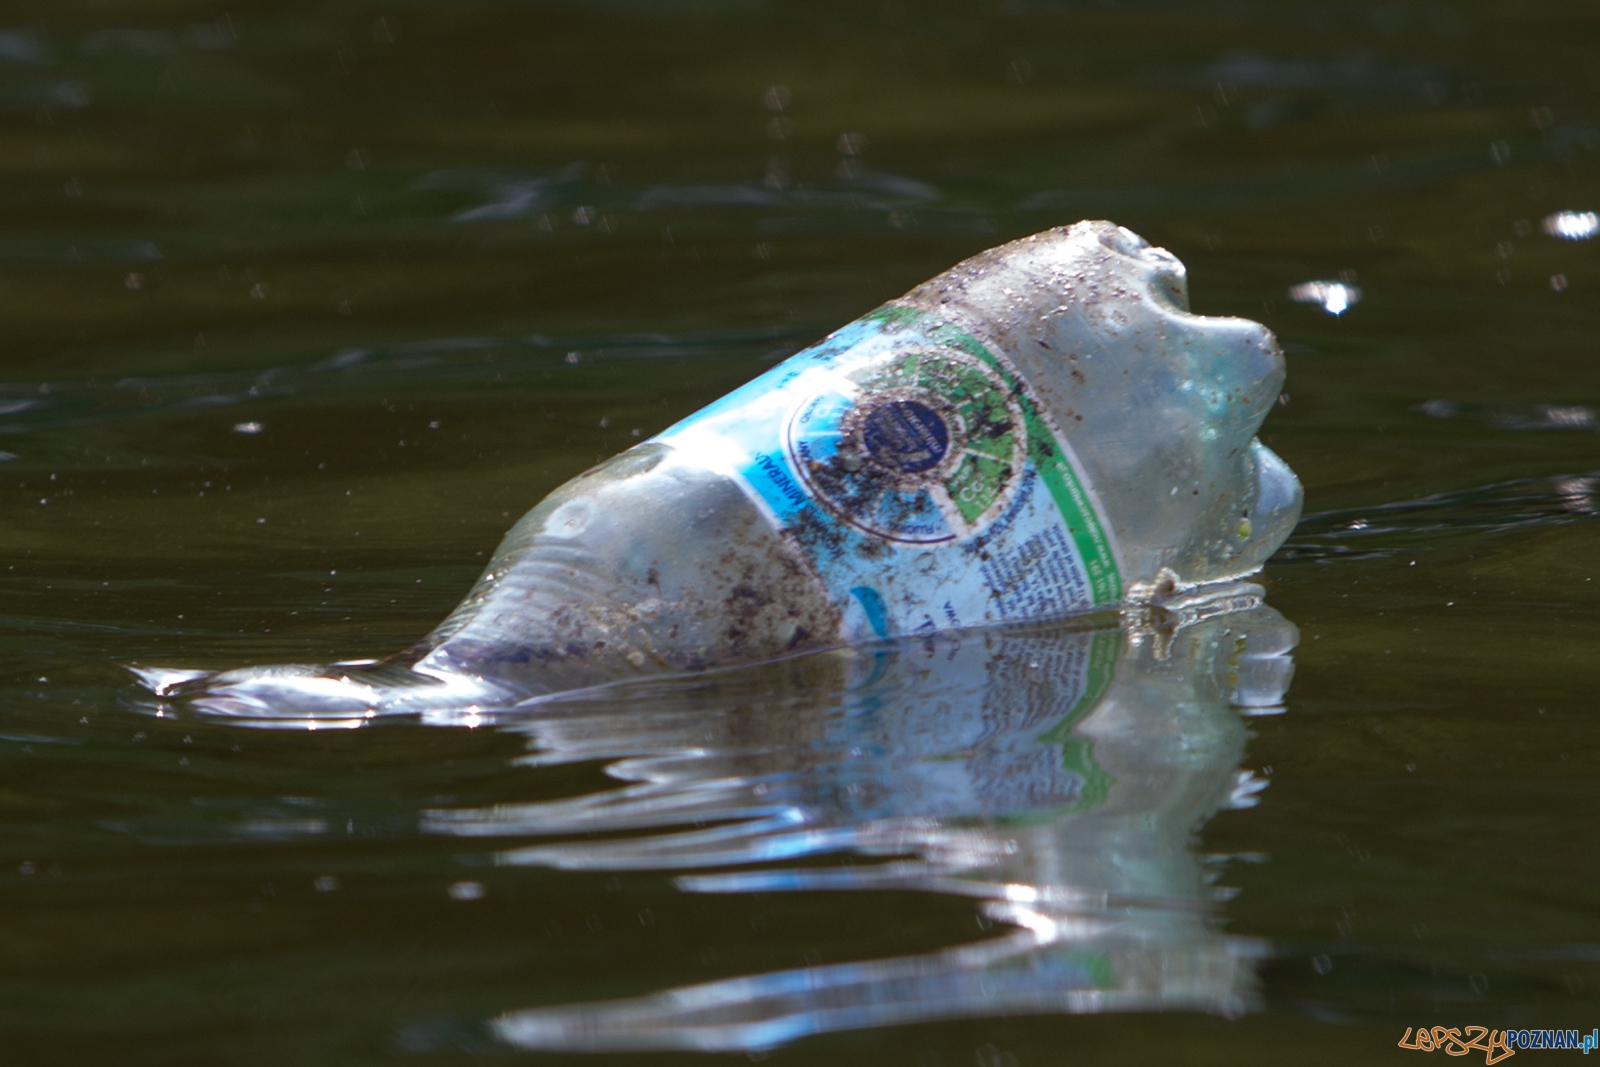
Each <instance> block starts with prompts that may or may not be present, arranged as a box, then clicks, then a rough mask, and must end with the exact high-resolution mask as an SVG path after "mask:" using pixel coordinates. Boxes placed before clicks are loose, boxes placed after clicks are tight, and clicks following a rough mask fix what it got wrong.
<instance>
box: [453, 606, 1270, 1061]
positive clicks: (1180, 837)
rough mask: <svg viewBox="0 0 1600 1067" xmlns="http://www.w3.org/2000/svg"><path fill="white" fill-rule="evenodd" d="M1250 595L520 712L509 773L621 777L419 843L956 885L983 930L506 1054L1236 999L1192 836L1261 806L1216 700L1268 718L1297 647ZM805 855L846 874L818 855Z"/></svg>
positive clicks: (1239, 737) (746, 981) (834, 879)
mask: <svg viewBox="0 0 1600 1067" xmlns="http://www.w3.org/2000/svg"><path fill="white" fill-rule="evenodd" d="M1258 594H1259V590H1258V589H1256V588H1255V587H1241V588H1238V589H1235V591H1234V593H1233V595H1232V596H1225V597H1222V598H1220V599H1218V598H1212V599H1210V600H1208V601H1207V602H1205V603H1203V604H1188V605H1178V606H1177V607H1176V610H1165V611H1156V612H1153V613H1151V614H1149V615H1146V616H1144V617H1142V618H1139V619H1130V618H1127V617H1125V618H1124V619H1123V620H1122V622H1121V625H1118V624H1116V623H1115V622H1111V621H1106V620H1102V621H1101V627H1100V628H1095V627H1094V625H1093V623H1085V622H1082V621H1079V622H1077V623H1076V624H1073V623H1067V624H1059V623H1058V624H1051V625H1040V626H1029V627H1021V628H1018V627H1010V628H1006V629H998V630H990V631H980V632H966V633H957V634H941V635H938V636H935V637H932V638H930V639H928V640H926V641H905V642H900V643H896V644H892V645H884V646H878V647H875V648H867V649H857V650H850V651H844V652H839V653H833V654H827V655H821V656H813V657H808V658H806V659H804V660H798V661H792V662H791V663H789V664H787V665H779V666H768V667H766V668H758V669H752V670H748V671H739V672H729V673H726V674H721V675H716V676H704V677H701V678H699V679H697V680H692V681H691V680H685V679H668V680H661V681H655V682H650V683H641V684H638V685H630V686H626V687H621V688H619V689H617V690H613V692H612V693H611V695H610V696H609V697H607V698H604V699H603V700H601V701H598V702H597V700H596V695H595V694H594V693H592V692H591V693H590V694H588V695H587V696H580V695H573V696H571V697H566V698H557V699H555V700H551V701H545V702H542V703H540V704H539V705H538V706H537V709H530V711H531V712H532V713H533V715H536V716H537V717H536V718H534V717H531V716H530V719H529V720H528V721H527V722H526V723H524V724H522V725H521V726H520V727H519V728H520V729H523V730H525V731H526V732H527V733H528V734H529V735H530V738H531V739H532V742H533V746H534V748H535V749H536V750H537V751H536V753H535V754H533V755H531V756H530V757H528V762H530V763H533V764H537V765H544V764H552V763H562V762H569V761H578V760H595V759H612V760H613V762H612V763H611V764H610V766H609V768H608V770H609V773H610V774H611V775H612V776H614V777H616V778H619V779H621V780H622V781H624V782H625V783H628V784H626V785H624V786H622V787H621V788H618V789H615V790H612V791H608V792H603V793H599V794H594V795H589V796H584V797H580V798H577V799H572V800H564V801H555V802H543V803H536V804H527V805H520V806H519V805H509V806H507V805H502V806H497V807H495V808H493V809H485V810H441V811H435V812H431V813H429V815H428V822H427V825H428V828H429V829H430V830H432V831H433V832H436V833H446V834H454V835H462V836H494V837H505V836H516V835H523V834H526V835H530V836H538V837H553V836H558V835H559V836H565V837H570V836H571V835H574V834H604V835H606V837H605V839H604V840H593V839H587V840H586V839H579V840H577V841H571V840H568V841H564V842H561V843H554V844H538V843H533V844H529V845H527V846H525V847H521V848H518V849H515V850H512V851H508V852H504V853H502V854H501V856H500V860H501V862H504V863H511V864H527V865H541V866H549V867H555V868H562V869H568V870H619V871H620V870H631V871H640V870H660V871H675V872H679V873H678V874H677V879H678V885H679V886H680V888H682V889H684V890H686V891H689V892H696V893H743V892H775V891H785V890H790V891H817V890H836V891H851V892H855V891H869V890H873V889H895V890H925V891H928V892H935V893H946V894H959V895H962V896H966V897H970V898H973V899H974V900H975V901H976V902H977V906H978V907H979V908H980V909H981V911H982V913H983V914H984V915H985V916H987V917H988V918H989V919H990V920H992V921H993V922H994V923H996V924H997V927H996V928H997V930H1000V931H1002V932H1001V933H1000V934H999V935H998V936H990V937H989V938H987V939H984V940H977V941H973V942H970V943H964V944H956V945H952V946H951V947H949V948H946V949H944V950H942V951H938V952H934V953H931V954H927V955H920V956H909V957H900V958H891V959H874V960H865V961H861V962H856V963H846V964H836V965H829V966H817V967H808V968H802V969H799V970H790V971H781V972H774V973H766V974H760V975H753V976H749V977H742V978H734V979H728V980H723V981H716V982H710V983H706V984H700V985H693V986H685V987H679V988H676V989H671V990H667V991H664V992H660V993H656V994H653V995H647V996H642V997H638V998H634V999H626V1000H614V1001H605V1002H595V1003H584V1004H572V1005H561V1006H555V1007H544V1008H535V1009H529V1010H525V1011H516V1012H511V1013H508V1014H505V1015H503V1016H501V1017H499V1018H498V1019H496V1020H494V1021H493V1028H494V1030H495V1032H496V1033H497V1034H498V1035H499V1036H500V1038H501V1039H503V1040H504V1041H506V1042H508V1043H510V1044H512V1045H516V1046H521V1047H524V1048H540V1049H574V1050H581V1049H591V1050H599V1049H701V1050H715V1049H723V1050H740V1049H744V1050H756V1049H763V1048H770V1047H773V1046H776V1045H779V1044H782V1043H784V1042H787V1041H791V1040H794V1039H796V1038H798V1037H802V1036H804V1035H807V1034H814V1033H820V1032H826V1031H832V1030H842V1029H852V1028H860V1027H870V1026H880V1025H888V1024H895V1023H905V1022H913V1021H917V1020H928V1019H939V1018H946V1017H954V1016H978V1015H999V1014H1016V1013H1023V1012H1047V1013H1048V1012H1103V1011H1125V1010H1160V1009H1190V1010H1203V1011H1215V1012H1221V1013H1224V1014H1237V1013H1239V1012H1242V1011H1245V1010H1247V1009H1248V1008H1249V1007H1250V1006H1251V1003H1252V1001H1253V999H1254V997H1255V984H1256V977H1255V965H1254V961H1255V960H1256V959H1257V958H1258V957H1259V956H1260V955H1261V951H1262V946H1261V945H1260V944H1259V943H1257V942H1255V941H1253V940H1251V939H1246V938H1239V937H1230V936H1226V935H1224V934H1223V933H1222V932H1220V930H1219V929H1218V925H1217V915H1216V909H1217V906H1218V903H1217V902H1218V899H1219V891H1218V890H1217V889H1216V888H1215V887H1214V886H1213V885H1212V884H1211V880H1210V878H1209V877H1208V874H1207V870H1206V866H1205V864H1204V862H1203V860H1202V858H1201V857H1200V856H1199V855H1197V854H1196V852H1195V850H1194V843H1195V841H1194V837H1195V833H1196V831H1197V830H1198V829H1199V828H1200V827H1201V825H1203V824H1204V823H1205V821H1206V820H1207V819H1209V818H1210V816H1211V815H1212V814H1214V813H1215V812H1216V811H1218V810H1220V809H1222V808H1224V807H1228V806H1249V805H1251V804H1254V803H1255V802H1256V800H1257V799H1258V798H1257V796H1256V793H1257V792H1258V791H1259V789H1260V787H1261V784H1262V783H1260V782H1259V781H1258V780H1255V779H1253V778H1252V777H1251V776H1250V775H1249V774H1248V772H1244V771H1241V769H1240V763H1241V760H1242V758H1243V755H1244V745H1245V740H1246V737H1247V731H1246V728H1245V725H1244V722H1243V719H1242V717H1241V710H1243V711H1244V712H1245V713H1249V712H1252V711H1253V712H1257V713H1259V712H1262V711H1269V710H1277V707H1276V706H1277V705H1278V703H1279V701H1280V700H1281V698H1282V695H1283V693H1284V691H1285V690H1286V688H1287V686H1288V682H1289V678H1290V675H1291V673H1292V670H1293V666H1292V661H1291V659H1290V658H1289V655H1288V653H1289V651H1290V650H1291V649H1292V648H1293V647H1294V644H1295V641H1296V631H1295V629H1294V627H1293V626H1292V625H1291V624H1290V623H1289V622H1287V621H1286V620H1285V619H1284V618H1283V617H1282V616H1281V615H1279V614H1278V613H1277V612H1276V611H1274V610H1272V609H1271V608H1269V607H1266V606H1265V605H1263V604H1261V603H1260V600H1259V595H1258ZM775 672H776V674H780V675H783V676H784V677H783V678H782V679H781V680H776V678H775ZM828 854H834V855H839V856H846V855H849V856H854V857H855V860H854V862H853V865H851V866H827V865H823V864H819V860H820V859H821V858H822V857H825V856H826V855H828ZM798 860H807V861H809V862H807V863H806V864H805V865H804V866H803V867H793V868H791V867H786V866H784V864H785V861H798ZM757 864H759V865H760V867H759V868H754V869H753V865H757Z"/></svg>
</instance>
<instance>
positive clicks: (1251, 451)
mask: <svg viewBox="0 0 1600 1067" xmlns="http://www.w3.org/2000/svg"><path fill="white" fill-rule="evenodd" d="M1283 377H1284V362H1283V356H1282V354H1281V352H1280V351H1279V349H1278V346H1277V343H1276V341H1275V340H1274V339H1273V337H1272V334H1271V333H1270V332H1269V331H1268V330H1267V329H1266V328H1265V327H1263V326H1261V325H1259V324H1257V323H1254V322H1250V321H1248V320H1245V319H1236V318H1212V317H1206V316H1198V315H1194V314H1191V313H1190V311H1189V306H1188V295H1187V286H1186V282H1185V273H1184V268H1183V265H1182V264H1181V263H1180V262H1179V261H1178V260H1177V258H1176V257H1174V256H1173V255H1171V254H1170V253H1168V252H1166V251H1165V250H1163V249H1160V248H1154V247H1151V246H1150V245H1149V244H1148V243H1146V242H1145V241H1144V240H1142V239H1141V238H1139V237H1138V236H1137V235H1135V234H1133V233H1131V232H1129V231H1128V230H1126V229H1123V228H1121V227H1118V226H1115V225H1113V224H1112V223H1108V222H1082V223H1078V224H1077V225H1074V226H1070V227H1063V228H1060V229H1055V230H1050V231H1046V232H1044V233H1041V234H1036V235H1034V236H1032V237H1028V238H1025V239H1023V240H1020V241H1014V242H1012V243H1010V244H1007V245H1003V246H1001V247H999V248H995V249H991V250H990V251H987V252H984V253H982V254H981V255H978V256H975V257H973V258H972V259H969V260H967V261H965V262H963V263H960V264H958V265H957V266H955V267H953V268H951V269H950V270H948V271H946V272H945V273H943V274H941V275H939V276H938V277H936V278H934V279H932V280H931V281H928V282H926V283H924V284H923V285H920V286H918V287H917V288H915V289H913V290H912V291H911V292H909V293H907V294H906V295H905V296H904V297H902V298H900V299H898V300H894V301H891V302H890V303H888V304H886V305H884V306H883V307H881V308H879V309H877V310H876V311H873V312H871V313H869V314H867V315H865V316H863V317H862V318H860V319H858V320H857V321H855V322H853V323H851V324H850V325H848V326H845V327H844V328H843V329H841V330H839V331H837V332H836V333H834V334H832V335H831V336H829V337H827V338H825V339H824V340H822V341H821V342H819V343H818V344H816V345H814V346H812V347H811V348H808V349H806V350H805V351H803V352H800V353H799V354H797V355H795V356H793V357H791V358H790V359H788V360H786V361H785V362H784V363H782V364H780V365H779V366H777V367H775V368H773V369H772V370H771V371H769V372H767V373H766V374H763V375H761V376H760V377H758V378H756V379H755V380H754V381H751V382H750V383H749V384H747V385H745V386H743V387H742V388H739V389H736V390H734V391H733V392H732V393H730V394H728V395H727V396H725V397H723V398H722V399H721V400H718V401H716V402H715V403H713V404H711V405H709V406H708V407H706V408H704V409H702V410H701V411H699V412H697V413H695V414H693V415H691V416H689V417H688V418H686V419H684V420H683V421H682V422H679V423H678V424H676V425H675V426H672V427H671V428H669V429H668V430H666V431H665V432H664V433H662V434H660V435H658V436H657V437H655V438H653V439H651V440H649V441H646V442H644V443H642V444H640V445H638V446H636V447H634V448H632V449H630V450H628V451H627V452H624V453H622V454H620V455H618V456H615V457H613V458H612V459H610V460H608V461H607V462H605V463H602V464H600V465H599V466H597V467H595V468H593V469H592V470H590V471H588V472H586V473H584V474H582V475H580V476H578V477H577V478H575V479H573V480H572V481H570V482H568V483H567V484H565V485H563V486H562V487H560V488H559V489H557V490H556V491H555V492H553V493H551V494H550V496H548V497H547V498H546V499H545V500H544V501H543V502H542V503H540V504H539V505H538V506H537V507H535V508H534V509H533V510H532V511H531V512H529V513H528V514H527V515H526V516H524V517H523V518H522V519H521V520H520V521H519V522H518V523H517V524H516V525H515V526H514V527H513V528H512V529H511V531H510V532H509V533H508V534H507V535H506V537H505V539H504V541H502V543H501V545H500V547H499V548H498V549H497V550H496V552H495V554H494V557H493V559H492V560H491V561H490V563H489V565H488V568H487V570H486V571H485V572H484V574H483V576H482V577H481V578H480V579H479V580H478V583H477V584H476V586H474V588H473V589H472V590H471V592H470V593H469V594H468V596H467V598H466V599H465V600H464V601H463V602H462V603H461V605H460V606H459V607H458V608H457V609H456V610H455V612H453V613H452V614H451V615H450V617H449V618H448V619H446V620H445V621H444V623H443V624H442V625H440V627H439V628H438V629H437V630H435V631H434V632H433V633H432V634H430V635H429V636H428V637H427V638H425V639H424V640H423V641H421V642H419V643H418V644H417V645H416V646H414V647H413V648H412V649H409V650H407V651H406V652H403V653H401V654H399V655H397V656H395V657H392V658H391V659H390V660H389V661H386V662H385V663H383V664H381V665H379V667H377V668H358V667H350V668H337V667H336V668H316V667H277V668H255V669H247V670H244V671H230V672H227V673H224V674H220V675H210V674H202V673H201V672H170V671H146V672H143V673H144V676H145V678H146V681H147V683H148V684H150V685H152V687H153V688H155V689H156V690H157V692H158V693H165V692H167V691H170V690H179V689H181V690H182V691H183V692H184V693H186V694H188V695H190V696H195V697H198V698H199V700H198V702H199V703H201V704H202V705H203V706H206V707H209V708H211V709H212V710H214V711H219V712H235V713H243V714H255V713H259V712H261V711H264V710H267V709H270V708H272V707H273V706H276V705H282V704H288V705H292V706H297V707H300V708H305V709H310V710H318V709H324V710H327V711H329V712H331V713H338V712H341V711H345V710H351V709H356V708H379V707H381V708H383V709H392V710H405V709H407V708H411V707H418V706H440V705H441V704H444V703H450V702H457V703H460V704H466V703H474V702H476V703H489V702H506V701H512V700H517V699H523V698H527V697H529V696H535V695H538V694H541V693H549V692H554V691H559V690H564V689H571V688H577V687H582V686H588V685H593V684H597V683H600V682H604V681H608V680H612V679H616V678H619V677H626V676H629V675H637V674H641V673H653V672H668V671H681V670H696V669H703V668H708V667H714V666H725V665H731V664H736V663H743V662H751V661H755V660H760V659H766V658H771V657H775V656H782V655H787V654H794V653H798V652H803V651H807V650H813V649H819V648H826V647H831V646H837V645H840V644H848V643H853V642H860V641H870V640H875V639H885V638H892V637H896V636H901V635H907V634H918V633H930V632H935V631H941V630H951V629H962V628H968V627H979V626H989V625H994V624H998V623H1003V622H1011V621H1016V620H1019V619H1033V618H1048V617H1056V616H1065V615H1071V614H1074V613H1081V612H1086V611H1092V610H1095V609H1099V608H1107V607H1113V606H1119V605H1127V604H1137V603H1148V602H1152V601H1159V600H1160V599H1162V598H1163V597H1166V596H1170V595H1172V594H1174V593H1177V592H1181V591H1185V590H1188V589H1190V588H1192V587H1194V586H1198V585H1205V584H1207V583H1213V582H1218V581H1224V580H1228V579H1234V578H1237V577H1239V576H1241V575H1245V574H1248V573H1251V572H1253V571H1255V570H1257V569H1259V568H1260V567H1261V565H1262V564H1263V563H1264V562H1265V561H1266V559H1267V557H1268V556H1269V555H1270V554H1271V553H1272V551H1273V550H1274V549H1275V548H1277V546H1278V545H1279V544H1280V543H1281V542H1282V541H1283V539H1284V538H1285V537H1286V536H1287V535H1288V533H1289V531H1290V530H1291V529H1292V528H1293V526H1294V523H1295V520H1296V518H1297V517H1298V515H1299V513H1300V499H1301V496H1300V486H1299V483H1298V481H1297V480H1296V479H1295V477H1294V475H1293V473H1292V472H1291V471H1290V470H1289V468H1288V467H1287V466H1286V465H1285V464H1284V463H1283V461H1282V460H1280V459H1279V458H1278V457H1277V456H1276V455H1274V454H1273V453H1272V452H1271V451H1270V450H1268V449H1267V448H1266V447H1265V446H1264V445H1262V444H1261V443H1260V441H1258V440H1256V438H1255V434H1256V430H1257V429H1258V427H1259V426H1260V425H1261V421H1262V419H1263V418H1265V416H1266V414H1267V412H1268V410H1269V409H1270V408H1271V406H1272V404H1273V402H1274V401H1275V400H1276V398H1277V397H1278V395H1279V393H1280V389H1281V387H1282V383H1283ZM400 681H404V682H406V683H408V684H404V685H401V684H399V682H400Z"/></svg>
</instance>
